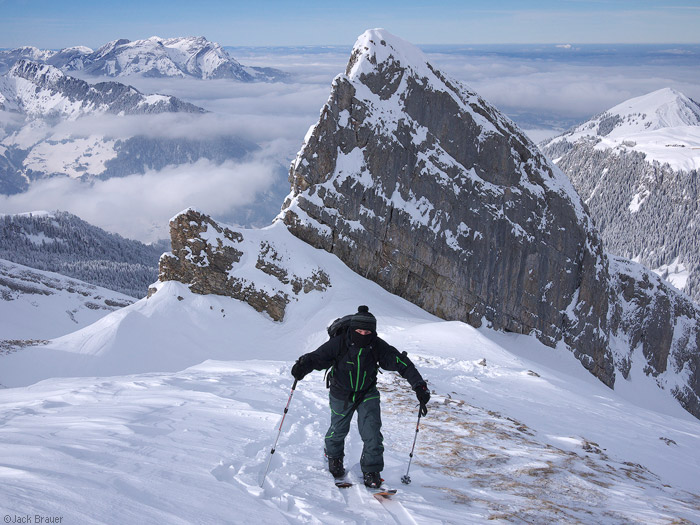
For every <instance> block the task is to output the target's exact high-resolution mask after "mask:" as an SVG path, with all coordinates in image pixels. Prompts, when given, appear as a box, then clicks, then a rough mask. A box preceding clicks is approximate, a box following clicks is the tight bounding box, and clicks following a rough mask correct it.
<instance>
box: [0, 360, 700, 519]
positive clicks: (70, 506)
mask: <svg viewBox="0 0 700 525" xmlns="http://www.w3.org/2000/svg"><path fill="white" fill-rule="evenodd" d="M418 361H419V363H418V366H419V368H421V370H422V371H423V373H424V374H425V375H426V376H427V377H433V378H438V379H439V381H438V382H437V383H438V384H440V386H443V385H446V384H447V383H449V384H450V386H451V387H454V388H458V387H459V386H458V385H461V387H462V388H464V386H465V382H464V381H461V380H460V381H451V379H450V377H449V374H444V373H443V374H442V377H440V373H439V370H440V369H442V364H441V363H436V362H433V364H432V366H431V359H430V358H427V359H426V358H423V359H419V360H418ZM490 366H491V365H487V366H486V367H481V366H479V365H478V364H475V363H472V362H468V361H455V362H453V366H452V369H453V370H455V369H456V370H455V373H456V374H457V377H460V374H461V372H464V371H465V370H468V369H473V370H477V369H482V368H484V369H485V370H488V368H489V367H490ZM289 367H290V363H289V362H275V361H248V362H214V361H209V362H206V363H204V364H202V365H200V366H196V367H193V368H190V369H187V370H185V371H182V372H178V373H173V374H140V375H133V376H122V377H113V378H82V379H53V380H48V381H44V382H40V383H38V384H36V385H33V386H30V387H26V388H17V389H6V390H4V391H2V395H0V401H1V402H0V441H2V443H3V448H2V452H0V478H2V480H3V491H2V494H0V511H2V512H3V513H5V514H10V515H13V514H16V515H25V514H32V515H34V514H41V515H46V516H64V517H65V521H64V523H135V522H160V523H205V522H209V523H216V522H220V523H223V522H229V523H251V522H254V521H258V522H263V523H391V522H392V521H395V522H396V523H411V521H410V520H413V522H415V523H471V522H473V523H479V522H483V521H485V520H488V519H496V520H505V521H509V522H516V523H547V522H551V521H560V522H582V523H593V522H596V523H693V522H696V521H697V520H698V519H700V498H699V497H698V495H697V493H692V492H689V491H685V490H679V489H677V488H674V487H672V486H670V485H668V484H667V483H664V482H663V480H662V479H660V478H659V477H658V476H657V475H656V474H654V473H653V472H651V471H649V470H647V469H646V468H645V467H644V466H642V465H640V464H637V463H634V462H631V461H626V460H625V458H619V457H613V456H612V455H608V453H606V452H605V451H604V450H603V449H602V447H603V445H599V444H598V443H595V442H592V441H587V440H586V439H585V438H579V437H569V438H566V439H561V438H560V439H559V443H560V445H561V446H555V445H553V444H552V442H553V441H554V440H552V439H551V436H548V435H546V434H545V435H543V434H542V433H541V432H538V431H537V430H536V429H533V428H532V427H530V426H529V425H527V424H525V423H523V422H521V421H518V420H516V419H515V418H512V417H510V416H507V415H505V414H503V413H500V412H496V411H494V410H490V409H488V408H486V407H480V406H477V405H476V404H472V403H471V402H470V401H469V400H468V397H469V396H466V395H463V394H460V393H458V392H454V391H453V392H451V393H450V392H444V393H440V394H435V395H434V397H433V400H432V401H431V403H430V412H429V413H428V416H427V417H426V418H424V419H422V422H421V429H420V432H419V435H418V442H417V446H416V454H415V458H414V462H413V464H412V467H411V472H410V475H411V477H412V483H411V484H410V485H402V484H400V483H399V480H400V477H401V476H402V475H403V474H404V472H405V468H406V466H407V462H408V451H409V450H410V446H411V443H412V439H413V435H414V432H415V416H416V413H415V410H414V409H415V399H414V395H413V392H412V391H411V390H410V388H409V387H408V386H407V384H406V383H405V381H403V380H402V379H401V378H400V377H398V376H396V375H395V374H389V373H386V374H384V375H383V376H382V377H381V378H380V380H381V385H380V387H381V388H380V390H381V392H382V397H383V408H384V410H383V420H384V427H383V433H384V436H385V446H386V468H385V471H384V473H383V475H384V477H385V478H386V480H387V481H386V484H387V486H390V487H396V488H398V489H399V493H398V494H397V496H395V498H396V499H394V500H390V501H386V502H384V503H380V502H378V501H376V500H375V498H374V497H373V496H371V495H370V494H369V493H368V492H367V491H366V490H365V489H364V487H362V486H361V484H360V480H359V477H360V476H361V474H360V473H359V464H357V461H358V460H359V456H360V452H361V446H362V444H361V441H360V439H359V435H358V434H357V430H356V427H355V424H353V428H352V429H351V433H350V435H349V436H348V439H347V447H346V468H349V469H350V470H351V474H352V475H354V476H355V478H356V479H354V480H353V481H355V482H356V483H355V485H354V486H353V487H351V488H350V489H338V488H336V487H335V486H334V484H333V482H332V478H331V477H330V475H329V474H328V473H327V471H326V465H325V459H324V457H323V453H322V444H323V436H324V435H325V431H326V427H327V424H328V413H327V412H328V409H327V392H326V390H325V388H324V386H323V381H322V379H321V377H320V376H321V374H320V373H314V374H311V375H310V376H308V377H307V378H306V379H305V380H304V381H302V382H300V383H299V385H298V386H297V389H296V391H295V395H294V398H293V399H292V402H291V404H290V408H289V413H288V415H287V418H286V420H285V424H284V427H283V429H282V434H281V437H280V441H279V443H278V446H277V452H276V454H275V455H274V456H273V458H272V463H271V467H270V472H269V474H268V477H267V479H266V481H265V485H264V488H263V489H261V488H260V487H259V484H260V482H261V476H262V472H263V470H264V466H265V464H266V463H267V460H268V458H269V454H270V448H271V445H272V443H273V441H274V437H275V435H276V432H277V429H278V426H279V421H280V418H281V413H282V410H283V408H284V401H285V399H286V397H287V395H288V393H289V388H290V386H291V382H292V380H291V377H290V376H289ZM460 369H461V370H460ZM523 372H524V371H515V370H507V371H506V370H500V371H499V370H497V369H496V370H494V371H492V372H491V373H493V374H494V375H497V376H499V377H500V379H501V380H509V379H511V380H512V379H513V378H509V377H508V376H509V375H510V374H521V375H522V373H523ZM479 375H480V374H478V373H475V374H474V376H476V377H478V376H479ZM482 376H483V374H482ZM521 379H525V380H532V381H537V380H538V378H536V377H535V376H530V375H526V377H525V376H522V377H521ZM441 390H442V389H441ZM691 426H692V425H691ZM695 430H697V425H695ZM695 442H697V436H695ZM669 446H671V445H669ZM676 446H678V445H676ZM696 492H697V491H696ZM674 520H676V521H674ZM684 520H685V521H684Z"/></svg>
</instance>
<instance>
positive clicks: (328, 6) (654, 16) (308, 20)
mask: <svg viewBox="0 0 700 525" xmlns="http://www.w3.org/2000/svg"><path fill="white" fill-rule="evenodd" d="M372 27H384V28H386V29H388V30H389V31H391V32H392V33H394V34H397V35H402V36H403V37H404V38H406V39H408V40H410V41H411V42H413V43H416V44H431V43H433V44H443V43H449V44H454V43H671V42H672V43H698V42H700V30H699V29H698V28H700V3H699V2H698V0H667V1H665V0H585V1H583V0H531V1H523V0H443V1H430V2H427V1H424V0H375V1H372V2H328V1H327V0H304V1H303V2H300V1H293V0H258V1H251V0H245V1H239V0H200V1H198V2H193V1H191V0H187V1H182V0H148V1H144V0H138V1H136V0H121V1H119V2H100V1H95V0H61V1H56V0H0V48H3V47H4V48H8V47H9V48H12V47H18V46H21V45H34V46H37V47H40V48H61V47H67V46H73V45H86V46H89V47H93V48H96V47H99V46H101V45H102V44H104V43H106V42H108V41H110V40H114V39H117V38H128V39H130V40H135V39H140V38H147V37H150V36H154V35H157V36H160V37H172V36H190V35H196V36H205V37H207V38H208V39H210V40H214V41H217V42H220V43H222V44H223V45H252V46H261V45H322V44H347V45H352V43H353V42H354V41H355V38H356V37H357V35H359V34H361V33H362V32H363V31H364V30H365V29H368V28H372Z"/></svg>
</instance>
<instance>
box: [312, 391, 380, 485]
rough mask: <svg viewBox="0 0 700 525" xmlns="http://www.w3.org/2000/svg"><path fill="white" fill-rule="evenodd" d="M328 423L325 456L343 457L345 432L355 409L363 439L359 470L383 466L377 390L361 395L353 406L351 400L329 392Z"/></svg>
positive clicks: (370, 469)
mask: <svg viewBox="0 0 700 525" xmlns="http://www.w3.org/2000/svg"><path fill="white" fill-rule="evenodd" d="M329 399H330V405H331V426H330V428H329V429H328V432H327V433H326V446H325V450H326V456H328V457H329V458H342V457H343V456H344V455H345V436H347V435H348V432H349V431H350V423H351V422H352V416H353V414H354V413H355V412H357V428H358V430H359V431H360V437H361V438H362V442H363V443H364V447H363V449H362V456H361V457H360V466H361V467H362V472H381V471H382V470H384V445H383V442H384V437H383V436H382V433H381V428H382V416H381V409H380V406H379V391H378V390H377V389H376V388H375V389H372V390H370V391H369V392H367V394H366V395H365V397H364V399H363V400H362V401H361V402H360V403H358V404H357V407H356V408H355V409H354V410H353V403H352V402H350V401H345V400H340V399H337V398H335V397H333V396H329Z"/></svg>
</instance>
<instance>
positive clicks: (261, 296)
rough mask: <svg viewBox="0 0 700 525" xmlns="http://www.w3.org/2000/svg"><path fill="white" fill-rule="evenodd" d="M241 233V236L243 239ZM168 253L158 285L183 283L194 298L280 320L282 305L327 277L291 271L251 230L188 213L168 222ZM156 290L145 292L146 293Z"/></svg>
mask: <svg viewBox="0 0 700 525" xmlns="http://www.w3.org/2000/svg"><path fill="white" fill-rule="evenodd" d="M244 232H245V236H244ZM170 234H171V243H172V252H170V253H165V254H163V256H162V257H161V259H160V273H159V280H160V281H179V282H181V283H185V284H188V285H189V287H190V290H192V291H193V292H194V293H199V294H217V295H226V296H229V297H233V298H235V299H239V300H241V301H244V302H247V303H248V304H250V305H251V306H252V307H253V308H255V309H256V310H257V311H258V312H264V313H266V314H267V315H269V316H270V317H271V318H272V319H273V320H275V321H282V320H283V319H284V313H285V309H286V306H287V305H288V304H289V302H290V301H292V300H294V299H296V297H297V296H298V295H300V294H301V293H304V294H306V293H310V292H312V291H314V290H316V291H323V290H325V289H326V288H328V287H329V286H330V279H329V277H328V275H327V274H326V273H325V272H324V271H323V270H321V269H320V268H314V269H313V270H311V271H310V272H309V273H308V274H306V275H298V274H295V273H294V272H292V271H291V270H290V264H289V256H288V255H287V254H285V253H284V252H283V250H280V249H278V248H277V247H276V246H275V243H274V241H273V240H269V239H265V238H264V236H260V235H259V234H258V235H257V237H259V238H256V234H255V232H254V231H252V230H234V229H231V228H228V227H226V226H223V225H219V224H217V223H216V222H215V221H214V220H213V219H212V218H211V217H209V216H207V215H205V214H202V213H200V212H198V211H196V210H193V209H188V210H185V211H183V212H182V213H180V214H178V215H177V216H175V217H174V218H173V219H172V220H171V221H170ZM154 292H155V289H151V291H149V295H150V294H152V293H154Z"/></svg>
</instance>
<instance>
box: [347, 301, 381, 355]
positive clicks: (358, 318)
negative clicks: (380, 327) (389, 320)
mask: <svg viewBox="0 0 700 525" xmlns="http://www.w3.org/2000/svg"><path fill="white" fill-rule="evenodd" d="M357 328H360V329H362V330H370V331H371V332H372V333H371V334H369V335H361V334H358V333H357V332H356V331H355V330H356V329H357ZM375 337H377V319H376V318H375V317H374V316H373V315H372V314H371V313H370V311H369V308H368V307H367V306H365V305H362V306H358V307H357V313H356V314H355V315H353V316H352V319H351V320H350V340H351V341H352V342H353V343H355V345H356V346H359V347H360V348H365V347H367V346H369V345H370V344H372V341H374V338H375Z"/></svg>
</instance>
